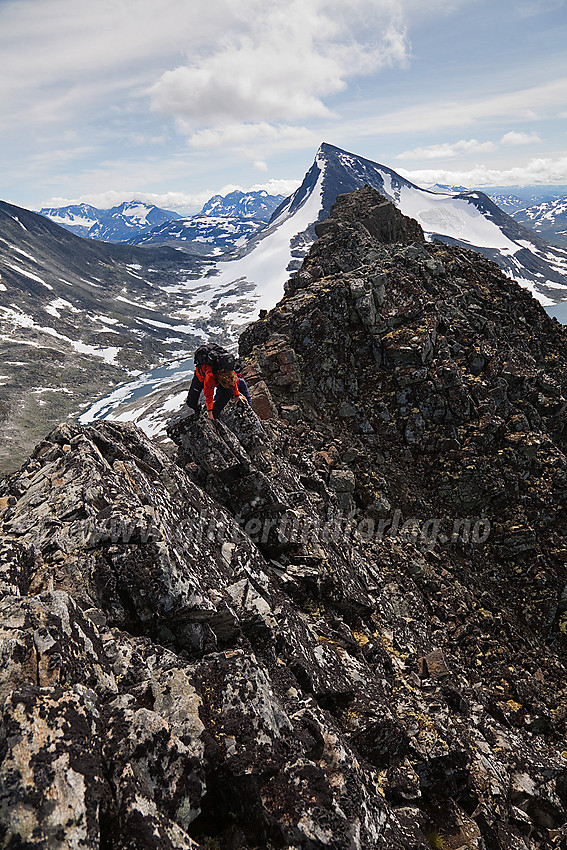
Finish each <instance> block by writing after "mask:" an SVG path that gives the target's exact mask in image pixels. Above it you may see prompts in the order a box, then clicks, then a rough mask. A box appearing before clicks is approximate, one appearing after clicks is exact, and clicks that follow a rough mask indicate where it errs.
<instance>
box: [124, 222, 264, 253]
mask: <svg viewBox="0 0 567 850" xmlns="http://www.w3.org/2000/svg"><path fill="white" fill-rule="evenodd" d="M264 227H265V224H264V222H262V221H257V220H255V219H242V218H236V217H235V216H224V215H212V214H210V215H195V216H192V217H191V218H180V219H177V220H176V221H166V222H165V223H164V224H161V225H160V226H159V227H153V228H152V229H151V230H149V231H147V232H144V233H141V234H140V235H138V236H134V237H133V238H132V239H130V240H129V243H128V244H130V245H171V246H173V247H176V248H183V250H184V251H190V252H192V253H195V254H200V255H202V256H207V257H215V256H219V255H220V254H225V253H227V252H231V251H237V250H239V249H242V248H244V247H245V246H246V244H247V242H248V240H249V239H250V238H251V237H252V236H254V235H255V234H256V233H259V232H260V231H261V230H263V229H264Z"/></svg>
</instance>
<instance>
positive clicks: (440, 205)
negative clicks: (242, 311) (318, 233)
mask: <svg viewBox="0 0 567 850" xmlns="http://www.w3.org/2000/svg"><path fill="white" fill-rule="evenodd" d="M365 184H368V185H370V186H371V187H372V188H374V189H377V190H378V191H379V192H381V193H382V194H383V195H385V196H386V197H387V198H388V199H389V200H391V201H392V202H393V203H394V204H395V205H396V206H397V207H398V208H399V209H400V210H401V211H402V212H403V213H404V214H405V215H407V216H409V217H410V218H414V219H416V221H418V223H419V224H420V225H421V227H422V228H423V230H424V232H425V235H426V238H427V239H428V240H429V241H432V240H433V239H439V240H441V241H443V242H446V243H447V244H450V245H461V246H463V247H466V248H471V249H473V250H475V251H478V252H480V253H482V254H484V256H486V257H487V258H488V259H491V260H493V261H494V262H496V263H497V264H498V265H499V266H500V268H501V269H502V270H503V271H504V272H505V273H506V274H508V275H509V276H510V277H512V278H513V279H515V280H517V281H518V282H519V283H521V284H522V285H523V286H525V287H526V288H528V289H529V290H530V291H531V292H532V293H533V294H534V295H535V296H536V298H538V300H539V301H540V302H541V303H543V304H552V303H556V302H558V301H561V300H563V299H565V298H567V251H565V250H564V249H561V248H558V247H554V246H551V245H549V244H547V243H546V242H545V241H544V240H543V239H541V237H539V236H537V235H536V234H535V233H533V232H532V231H528V230H526V229H525V228H524V227H522V226H521V225H520V224H518V222H516V221H514V219H513V218H511V217H510V216H508V215H506V213H504V212H503V211H502V210H501V209H499V208H498V207H497V206H496V204H494V203H493V201H491V200H490V198H489V197H488V196H487V195H485V194H483V193H482V192H476V191H474V192H468V191H467V192H457V193H450V194H447V193H437V192H431V191H429V190H426V189H421V188H419V186H416V185H414V184H413V183H410V181H409V180H406V179H405V178H403V177H401V176H400V175H399V174H397V173H396V172H395V171H393V170H392V169H391V168H388V167H387V166H384V165H380V164H378V163H376V162H372V161H371V160H368V159H364V158H363V157H360V156H356V155H355V154H352V153H348V152H347V151H344V150H341V149H340V148H337V147H334V146H333V145H329V144H326V143H324V144H322V145H321V147H320V148H319V151H318V152H317V155H316V158H315V162H314V163H313V165H312V166H311V168H310V169H309V171H308V172H307V174H306V175H305V178H304V180H303V182H302V184H301V186H300V187H299V188H298V189H297V190H296V192H294V193H293V195H291V196H290V197H289V198H287V199H286V200H285V201H283V203H282V204H280V206H279V207H278V208H277V210H276V211H275V212H274V214H273V216H272V218H271V219H270V222H269V224H268V227H267V228H266V230H264V231H263V232H262V233H261V234H260V236H259V237H255V238H253V239H252V240H251V243H250V249H249V251H248V252H247V254H246V255H245V256H244V257H242V258H239V259H237V260H233V261H231V262H219V264H218V275H219V280H220V281H222V282H223V283H230V281H243V280H247V281H249V282H250V283H253V284H254V285H255V291H256V297H257V307H258V308H260V307H262V308H269V307H271V306H272V305H273V304H274V303H275V302H276V301H277V300H278V299H279V298H280V297H281V294H282V292H283V286H284V283H285V281H286V279H287V278H288V277H289V276H290V274H292V273H293V272H294V271H296V270H297V268H298V267H299V265H300V263H301V260H302V259H303V257H304V256H305V254H306V253H307V251H308V250H309V247H310V246H311V244H312V243H313V241H314V239H315V224H316V222H317V221H321V220H323V219H325V218H327V216H328V215H329V211H330V209H331V205H332V204H333V203H334V201H335V199H336V197H337V195H340V194H343V193H345V192H352V191H354V190H355V189H358V188H361V187H362V186H364V185H365Z"/></svg>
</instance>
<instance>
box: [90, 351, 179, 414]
mask: <svg viewBox="0 0 567 850" xmlns="http://www.w3.org/2000/svg"><path fill="white" fill-rule="evenodd" d="M194 370H195V364H194V362H193V358H192V357H189V358H186V359H183V360H173V361H172V362H171V363H168V364H167V365H165V366H158V367H157V368H156V369H150V370H149V371H148V372H144V373H142V374H141V375H138V376H137V377H136V378H135V379H134V380H133V381H128V382H127V383H124V384H119V385H118V386H117V387H115V389H113V390H112V391H111V392H110V393H109V394H108V395H106V396H104V397H103V398H101V399H99V400H98V401H96V402H95V403H94V404H92V405H91V406H90V407H89V408H88V409H87V410H85V412H84V413H81V415H80V416H78V417H77V419H78V421H79V422H80V423H81V425H89V424H90V423H91V422H94V421H95V420H97V419H106V418H107V417H108V416H110V415H111V414H112V413H113V412H114V411H116V409H117V408H118V407H123V406H124V405H127V404H129V403H131V402H135V401H136V400H141V399H143V398H144V396H148V395H150V394H151V393H155V392H157V391H158V390H165V389H167V387H168V385H169V384H178V383H180V382H182V381H188V380H190V379H191V378H192V377H193V373H194ZM113 418H114V417H113Z"/></svg>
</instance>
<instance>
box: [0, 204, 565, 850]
mask: <svg viewBox="0 0 567 850" xmlns="http://www.w3.org/2000/svg"><path fill="white" fill-rule="evenodd" d="M318 231H319V232H318V235H319V239H318V241H317V242H316V243H315V245H314V246H313V248H312V249H311V251H310V253H309V255H308V257H307V258H306V260H305V261H304V263H303V266H302V268H301V270H300V271H299V273H298V274H297V275H295V276H294V277H293V278H292V279H291V280H290V281H289V283H288V287H287V292H286V295H285V297H284V298H283V300H282V301H281V302H280V303H279V304H278V305H277V307H276V308H274V310H272V311H270V312H269V313H268V314H266V315H264V316H263V317H262V318H261V319H260V321H258V322H257V323H255V324H254V325H252V326H251V327H250V328H249V329H248V330H247V331H246V332H245V333H244V334H243V335H242V337H241V354H242V356H243V360H244V364H245V365H244V369H245V374H246V376H247V379H248V380H249V382H250V385H251V388H252V393H253V403H254V404H253V406H254V409H255V410H256V412H257V414H258V416H259V417H260V418H258V417H257V416H255V415H254V413H253V412H252V411H250V410H249V409H248V408H246V407H244V406H230V408H229V409H228V410H227V412H226V414H225V415H224V417H223V420H222V421H220V422H217V423H216V424H212V423H211V422H209V421H208V420H207V419H206V418H205V417H200V418H197V419H195V418H194V417H192V416H191V415H185V416H180V417H177V418H176V419H175V420H172V422H171V425H170V429H169V433H170V436H171V438H172V439H173V440H174V442H175V444H176V445H177V450H176V452H175V453H173V454H171V455H168V454H166V453H165V452H164V451H163V450H162V449H160V448H159V447H157V446H156V445H155V444H153V443H152V442H151V441H150V440H148V439H147V438H146V437H144V436H143V434H141V432H139V431H138V430H137V429H135V428H134V427H133V426H128V425H120V424H112V423H104V422H103V423H100V424H98V425H96V426H94V427H85V428H80V427H79V426H69V425H64V426H60V427H59V428H57V429H56V430H55V431H53V432H52V433H51V434H50V435H49V436H48V437H47V438H46V439H45V440H44V441H43V442H42V443H40V444H39V445H38V446H37V448H36V450H35V451H34V453H33V454H32V456H31V457H30V459H29V460H28V461H27V463H26V464H24V466H23V467H22V469H21V470H20V471H19V472H18V473H17V474H15V475H14V476H12V477H11V478H9V479H6V480H5V481H4V482H3V484H2V488H1V492H0V510H1V513H0V520H1V521H2V537H1V542H0V545H1V546H2V560H1V564H2V566H1V573H0V583H1V584H0V586H1V589H2V594H3V596H2V601H1V602H0V608H1V609H2V612H1V619H0V623H1V626H0V647H1V653H2V659H3V664H2V666H1V668H0V690H1V693H2V703H3V724H2V731H1V740H0V758H1V764H0V846H2V847H10V848H12V847H13V848H16V847H38V848H39V847H42V848H43V847H45V848H47V847H49V848H59V847H60V848H63V847H70V848H75V847H76V848H79V847H81V848H84V847H88V848H91V847H92V848H120V850H125V848H132V850H133V848H136V850H139V848H146V847H147V848H150V847H155V848H160V850H161V848H169V847H171V848H186V847H201V848H207V850H210V849H211V848H221V847H222V848H234V850H237V848H242V849H243V850H244V848H268V847H270V848H306V850H319V848H336V850H343V848H345V850H346V848H349V850H350V848H360V849H361V850H366V848H379V850H402V848H404V849H405V848H414V850H418V849H419V850H427V848H431V847H433V848H448V850H458V848H462V850H464V848H477V850H536V849H537V848H547V847H552V848H560V847H566V846H567V751H566V749H565V734H566V731H567V729H566V717H567V713H566V712H567V690H566V689H565V680H566V679H565V673H566V669H565V637H564V633H565V630H566V627H567V619H566V611H567V601H566V597H567V593H566V592H565V586H566V582H565V563H566V562H567V545H565V539H564V538H565V530H566V529H565V509H564V503H565V498H566V494H567V460H566V457H565V454H564V451H563V445H564V433H563V426H564V418H565V416H564V414H565V408H566V404H567V402H566V401H565V397H566V396H567V392H566V390H567V388H566V386H565V383H566V378H565V375H566V374H567V372H566V366H567V337H566V334H565V331H564V329H563V328H562V327H561V326H559V325H558V324H557V323H556V322H554V321H552V320H550V319H549V318H548V317H547V316H546V314H545V313H544V311H543V309H542V308H541V307H540V306H539V305H538V304H537V303H536V302H535V301H534V300H533V299H532V298H531V296H530V295H529V294H528V293H527V292H525V290H522V289H521V288H520V287H519V286H518V285H517V284H515V283H514V282H512V281H510V280H508V279H506V278H504V277H503V275H502V274H501V273H500V271H499V270H498V269H497V268H496V267H495V266H494V265H493V264H492V263H490V262H488V261H486V260H484V259H483V258H482V257H479V255H478V254H474V253H473V252H470V251H467V250H465V249H462V248H455V247H449V246H446V245H442V244H439V243H433V244H428V243H425V242H424V241H423V236H422V234H421V232H420V229H419V227H418V226H417V225H416V223H415V222H413V221H412V220H410V219H407V218H405V217H404V216H402V215H401V214H400V213H399V212H398V211H397V210H396V209H395V208H394V207H393V206H392V205H391V204H389V203H387V202H386V200H385V199H384V198H383V197H381V196H380V195H378V193H376V192H375V191H373V190H370V189H362V190H359V191H358V192H355V193H353V194H352V195H348V196H341V197H340V198H339V199H338V200H337V202H336V204H335V206H334V207H333V210H332V213H331V219H330V220H328V221H327V222H323V223H321V224H320V225H318Z"/></svg>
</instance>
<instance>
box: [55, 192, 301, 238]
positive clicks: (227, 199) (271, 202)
mask: <svg viewBox="0 0 567 850" xmlns="http://www.w3.org/2000/svg"><path fill="white" fill-rule="evenodd" d="M283 199H284V196H283V195H269V194H268V193H267V192H266V191H264V190H263V189H261V190H258V191H254V192H246V193H245V192H240V191H235V192H230V194H228V195H225V196H224V197H222V196H221V195H215V196H214V197H212V198H210V200H208V201H207V203H206V204H205V205H204V206H203V208H202V210H201V211H200V212H199V213H198V214H197V215H196V216H190V217H183V216H181V215H179V214H178V213H175V212H171V211H170V210H163V209H160V208H159V207H156V206H155V205H153V204H146V203H144V202H143V201H129V202H125V203H123V204H120V205H119V206H116V207H112V208H111V209H108V210H106V209H104V210H103V209H97V208H96V207H92V206H90V205H89V204H71V205H69V206H65V207H44V208H43V209H41V210H40V211H39V212H40V215H43V216H45V217H46V218H48V219H50V221H53V222H54V223H55V224H59V225H60V226H61V227H64V228H65V229H66V230H69V231H70V232H71V233H74V234H75V236H83V237H86V238H88V239H98V240H100V241H103V242H125V243H128V244H130V245H167V244H171V243H174V242H175V243H176V247H180V246H181V247H183V248H184V249H185V250H190V251H193V250H194V251H196V252H197V253H201V254H203V253H204V254H220V253H224V252H225V251H230V250H233V249H234V248H239V247H242V244H243V243H242V238H243V237H249V236H251V235H252V234H253V233H255V232H256V231H257V230H258V229H259V228H260V226H261V223H263V222H267V221H269V219H270V217H271V215H272V213H273V212H274V210H275V209H276V207H277V206H278V205H279V204H280V203H281V202H282V201H283ZM209 218H214V219H215V220H216V221H217V223H216V225H212V224H211V222H210V221H209V220H208V219H209ZM225 218H228V219H229V220H228V221H226V222H225V221H220V219H225ZM180 220H181V221H182V222H183V224H182V225H181V226H180V227H179V228H176V227H175V226H174V224H175V222H176V221H180ZM249 220H253V221H254V222H257V224H255V225H253V224H252V225H251V224H246V225H243V224H241V222H242V221H249ZM184 242H189V243H191V244H190V245H186V244H183V243H184ZM193 243H194V244H193ZM200 243H201V244H200ZM207 244H208V246H209V248H208V250H207V249H206V246H207ZM215 248H218V249H219V250H215Z"/></svg>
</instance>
